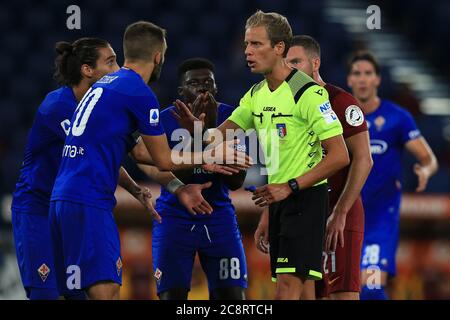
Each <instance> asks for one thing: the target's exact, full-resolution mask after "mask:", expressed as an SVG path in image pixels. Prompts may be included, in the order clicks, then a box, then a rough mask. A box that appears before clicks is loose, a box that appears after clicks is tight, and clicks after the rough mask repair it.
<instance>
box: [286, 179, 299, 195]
mask: <svg viewBox="0 0 450 320" xmlns="http://www.w3.org/2000/svg"><path fill="white" fill-rule="evenodd" d="M288 185H289V187H290V188H291V190H292V193H294V194H295V193H299V192H300V186H299V185H298V182H297V179H290V180H289V181H288Z"/></svg>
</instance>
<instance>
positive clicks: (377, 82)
mask: <svg viewBox="0 0 450 320" xmlns="http://www.w3.org/2000/svg"><path fill="white" fill-rule="evenodd" d="M380 84H381V74H377V75H376V80H375V85H376V86H377V87H379V86H380Z"/></svg>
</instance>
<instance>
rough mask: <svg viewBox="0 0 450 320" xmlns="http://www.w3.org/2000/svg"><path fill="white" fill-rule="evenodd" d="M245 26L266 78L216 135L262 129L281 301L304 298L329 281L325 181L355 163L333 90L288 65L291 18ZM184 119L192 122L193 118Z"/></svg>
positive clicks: (252, 59)
mask: <svg viewBox="0 0 450 320" xmlns="http://www.w3.org/2000/svg"><path fill="white" fill-rule="evenodd" d="M245 29H246V30H245V55H246V58H247V63H248V66H249V67H250V70H251V72H253V73H261V74H263V75H264V80H262V81H261V82H259V83H257V84H255V85H253V86H252V87H251V89H250V90H249V91H248V92H247V93H246V94H245V96H244V97H243V98H242V99H241V101H240V104H239V107H237V108H236V109H235V111H234V112H233V114H232V115H231V116H230V117H229V118H228V119H227V120H226V121H225V122H223V123H222V124H221V125H220V126H219V127H218V128H217V129H216V130H219V131H220V132H221V133H222V134H223V136H225V132H226V130H228V129H244V130H248V129H256V131H257V133H258V137H259V141H260V143H261V145H262V147H263V150H264V153H265V159H266V168H267V172H268V180H269V184H267V185H264V186H262V187H259V188H257V189H256V191H255V192H254V196H253V199H254V200H255V203H256V204H257V205H259V206H267V205H270V209H269V211H270V214H269V244H270V261H271V269H272V277H273V279H274V281H276V283H277V288H276V299H292V300H298V299H300V296H301V294H302V290H303V284H304V282H305V281H306V280H310V279H312V280H318V279H321V278H322V273H321V270H322V268H321V260H322V248H323V246H322V243H323V237H324V232H325V223H326V217H327V214H328V187H327V183H326V182H327V180H326V178H327V177H329V176H331V175H333V174H334V173H335V172H336V171H337V170H339V169H341V168H342V167H344V166H346V165H348V163H349V157H348V152H347V149H346V147H345V143H344V140H343V138H342V126H341V124H340V122H339V120H338V119H337V116H336V114H335V113H334V112H333V110H332V108H331V105H330V102H329V101H328V93H327V91H326V90H325V89H324V88H322V87H321V86H319V85H318V84H316V83H315V82H314V80H313V79H311V78H310V77H309V76H307V75H306V74H304V73H303V72H301V71H297V70H293V69H291V68H289V67H288V66H287V65H286V63H285V60H284V58H285V57H286V54H287V51H288V50H289V43H290V41H291V39H292V29H291V27H290V25H289V22H288V21H287V19H286V18H285V17H284V16H282V15H280V14H278V13H264V12H262V11H257V12H256V13H255V14H253V15H252V16H251V17H250V18H248V20H247V23H246V26H245ZM179 104H181V103H180V102H177V103H176V105H177V107H178V109H179V111H180V110H181V109H182V108H180V107H179ZM183 108H184V109H185V108H186V107H185V106H183ZM181 111H182V110H181ZM184 116H185V117H190V118H191V119H192V118H193V116H192V114H188V113H187V114H186V113H185V114H184ZM216 133H217V132H216ZM216 133H215V134H216ZM322 148H323V149H324V150H325V151H326V156H325V157H323V151H322Z"/></svg>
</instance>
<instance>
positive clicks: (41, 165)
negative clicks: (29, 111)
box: [12, 87, 77, 215]
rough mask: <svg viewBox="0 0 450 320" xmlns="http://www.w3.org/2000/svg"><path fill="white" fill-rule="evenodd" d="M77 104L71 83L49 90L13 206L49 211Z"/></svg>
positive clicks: (32, 133)
mask: <svg viewBox="0 0 450 320" xmlns="http://www.w3.org/2000/svg"><path fill="white" fill-rule="evenodd" d="M76 106H77V101H76V98H75V96H74V94H73V91H72V89H71V88H70V87H61V88H59V89H57V90H55V91H52V92H50V93H49V94H48V95H47V96H46V97H45V99H44V101H42V103H41V105H40V106H39V109H38V110H37V113H36V117H35V119H34V123H33V126H32V128H31V130H30V132H29V134H28V142H27V145H26V148H25V156H24V160H23V163H22V168H21V170H20V177H19V180H18V182H17V184H16V191H15V192H14V196H13V202H12V209H13V210H17V211H20V212H25V213H28V212H29V213H36V214H43V215H47V214H48V208H49V201H50V195H51V193H52V189H53V184H54V182H55V178H56V174H57V172H58V167H59V164H60V162H61V152H62V149H63V145H64V140H65V139H66V132H68V131H69V129H70V119H71V118H72V115H73V112H74V110H75V108H76Z"/></svg>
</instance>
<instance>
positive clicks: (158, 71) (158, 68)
mask: <svg viewBox="0 0 450 320" xmlns="http://www.w3.org/2000/svg"><path fill="white" fill-rule="evenodd" d="M161 70H162V63H158V64H155V67H154V68H153V72H152V74H151V75H150V79H149V80H148V84H150V83H151V82H154V81H157V80H158V79H159V77H160V76H161Z"/></svg>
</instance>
